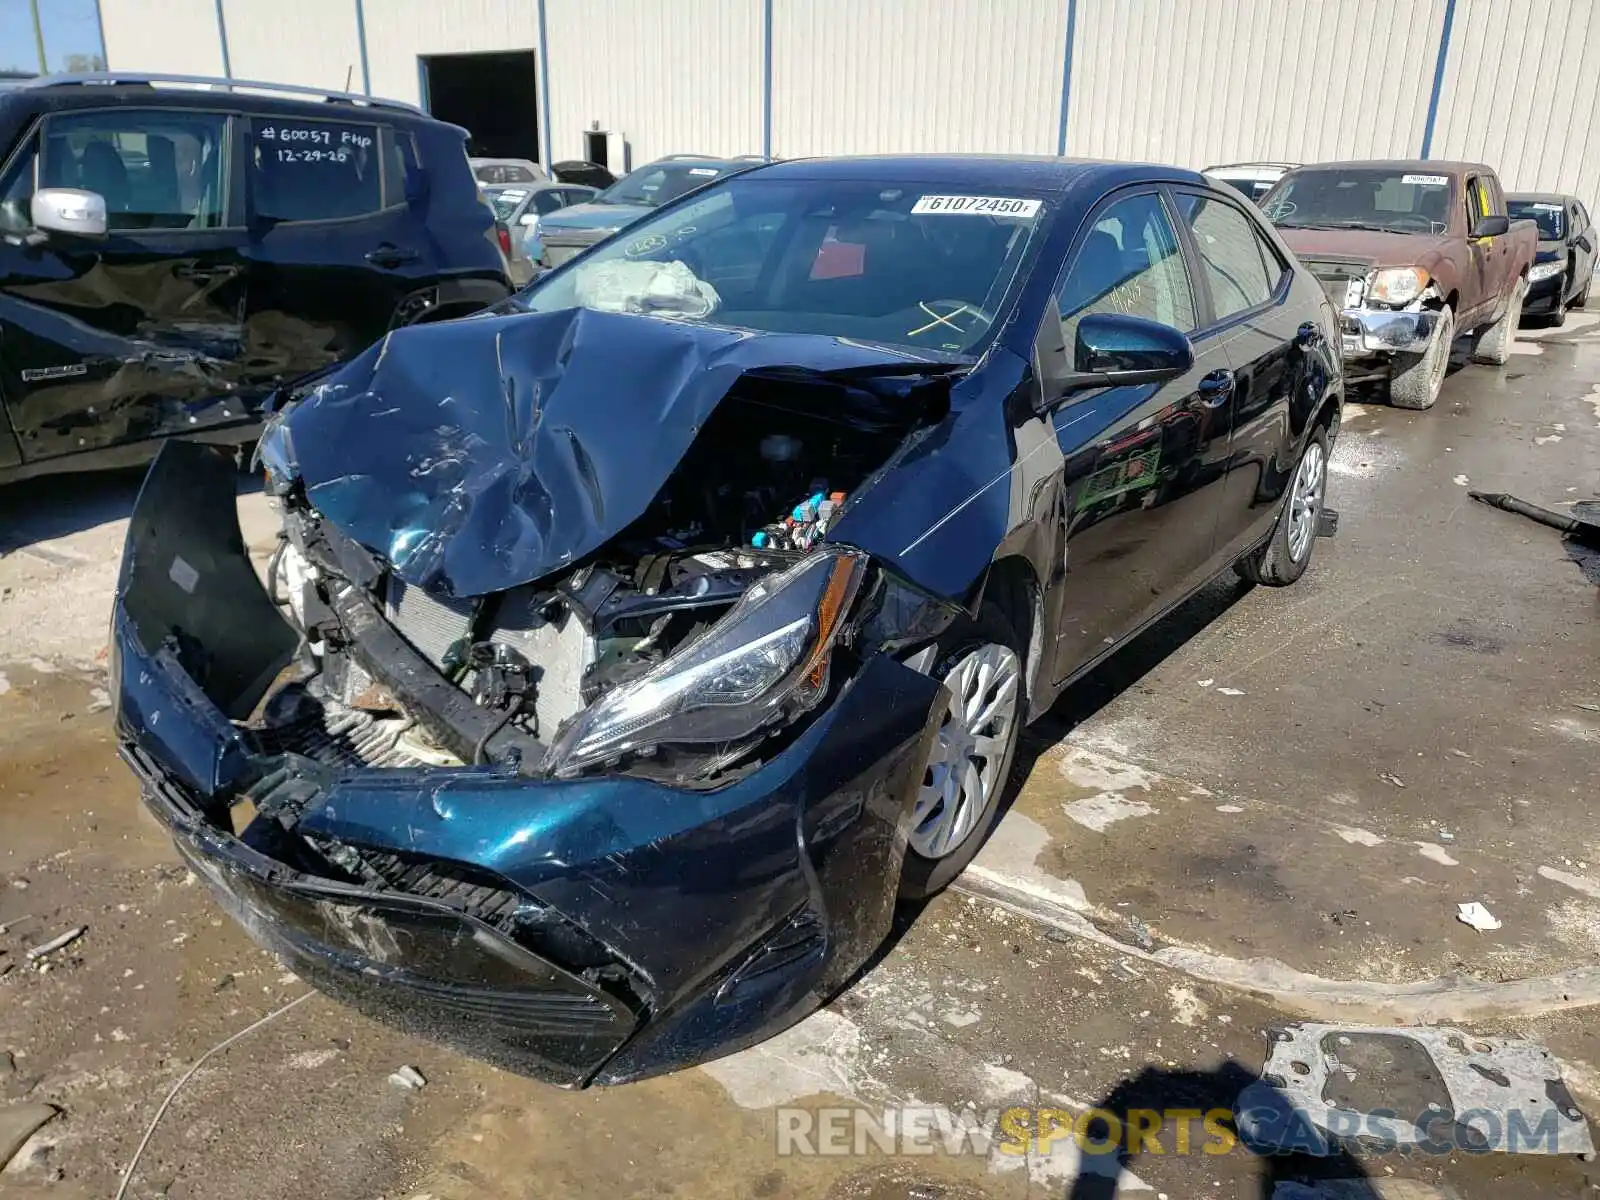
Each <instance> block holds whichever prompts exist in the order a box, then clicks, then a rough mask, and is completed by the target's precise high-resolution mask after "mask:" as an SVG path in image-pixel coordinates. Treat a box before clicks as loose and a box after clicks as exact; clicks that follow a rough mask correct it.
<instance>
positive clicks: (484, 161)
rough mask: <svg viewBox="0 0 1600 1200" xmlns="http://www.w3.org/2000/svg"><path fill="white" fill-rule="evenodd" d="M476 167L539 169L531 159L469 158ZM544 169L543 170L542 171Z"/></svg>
mask: <svg viewBox="0 0 1600 1200" xmlns="http://www.w3.org/2000/svg"><path fill="white" fill-rule="evenodd" d="M467 161H468V162H469V163H471V164H472V165H473V166H475V167H537V166H539V164H538V163H536V162H534V161H533V159H531V158H477V157H473V158H469V159H467ZM542 169H543V168H541V170H542Z"/></svg>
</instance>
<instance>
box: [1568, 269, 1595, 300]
mask: <svg viewBox="0 0 1600 1200" xmlns="http://www.w3.org/2000/svg"><path fill="white" fill-rule="evenodd" d="M1593 286H1594V277H1593V276H1590V279H1589V282H1588V283H1586V284H1584V285H1583V291H1581V292H1579V293H1578V294H1577V295H1576V296H1574V297H1573V298H1572V307H1573V308H1588V307H1589V289H1590V288H1592V287H1593Z"/></svg>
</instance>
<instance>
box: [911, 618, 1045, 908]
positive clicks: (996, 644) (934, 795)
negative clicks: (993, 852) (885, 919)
mask: <svg viewBox="0 0 1600 1200" xmlns="http://www.w3.org/2000/svg"><path fill="white" fill-rule="evenodd" d="M1025 646H1026V639H1025V638H1024V637H1023V636H1021V635H1020V634H1019V633H1018V632H1017V629H1016V626H1015V625H1014V624H1013V623H1012V621H1011V619H1010V617H1008V616H1007V615H1006V613H1005V611H1004V610H1003V609H1001V608H1000V606H999V605H997V604H995V603H994V602H993V601H985V602H984V604H983V607H982V608H981V609H980V610H979V612H978V619H977V620H976V621H973V622H971V623H970V624H969V625H968V627H967V628H966V630H965V631H964V632H963V633H962V635H961V636H960V637H959V639H958V640H955V641H954V642H953V643H952V645H951V649H950V651H949V652H948V653H946V654H945V655H944V657H943V659H942V660H941V661H940V663H939V665H938V666H937V667H936V668H935V670H934V674H935V675H936V676H937V677H938V678H939V679H941V680H942V681H943V682H944V684H945V687H946V689H947V695H948V700H947V703H946V706H945V713H944V720H943V723H942V724H941V725H940V728H939V733H938V737H937V739H936V740H935V742H934V746H933V749H932V751H931V752H930V754H929V756H928V761H927V763H926V765H925V767H924V770H923V778H922V786H921V787H920V788H919V789H918V793H917V799H916V801H915V803H914V804H913V806H912V813H911V824H910V827H909V829H908V830H907V834H906V839H907V845H906V856H905V866H904V867H903V869H902V871H901V875H900V898H901V899H902V900H921V899H925V898H927V897H928V896H932V895H933V894H934V893H936V892H939V891H942V890H943V889H944V888H945V887H946V886H947V885H948V884H949V883H950V881H951V880H953V879H954V878H955V877H956V876H957V875H959V874H961V872H962V871H964V870H965V869H966V867H967V864H968V863H970V862H971V861H972V859H973V857H974V856H975V855H976V854H977V853H978V850H979V848H980V847H981V846H982V845H983V843H984V840H985V839H986V838H987V837H988V836H989V830H990V829H991V828H993V826H994V823H995V820H996V819H997V818H998V817H999V815H1000V809H1001V805H1002V801H1003V800H1004V798H1005V797H1006V796H1007V795H1008V794H1009V793H1010V791H1011V788H1012V785H1013V780H1012V769H1013V767H1014V766H1015V763H1016V757H1017V741H1018V739H1019V738H1020V736H1021V733H1022V725H1023V721H1024V719H1025V718H1026V715H1027V699H1028V697H1027V678H1026V676H1027V672H1026V668H1025V663H1026V651H1025V648H1024V647H1025Z"/></svg>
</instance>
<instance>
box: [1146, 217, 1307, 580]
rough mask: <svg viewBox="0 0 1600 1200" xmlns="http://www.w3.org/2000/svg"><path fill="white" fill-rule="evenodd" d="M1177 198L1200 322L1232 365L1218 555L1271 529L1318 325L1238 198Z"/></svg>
mask: <svg viewBox="0 0 1600 1200" xmlns="http://www.w3.org/2000/svg"><path fill="white" fill-rule="evenodd" d="M1177 207H1178V212H1179V215H1180V217H1181V218H1182V231H1183V233H1184V234H1185V235H1186V237H1187V245H1188V254H1189V256H1190V261H1191V262H1192V264H1193V265H1194V270H1193V274H1194V276H1195V279H1196V283H1197V286H1198V290H1200V291H1201V292H1203V293H1204V294H1205V295H1206V297H1207V299H1208V301H1209V311H1210V314H1211V320H1212V324H1211V326H1210V327H1209V328H1208V330H1207V332H1208V333H1211V334H1214V335H1215V337H1216V338H1217V340H1218V342H1219V343H1220V344H1221V346H1222V347H1223V348H1224V349H1225V351H1226V353H1227V356H1228V364H1229V366H1230V367H1231V368H1232V370H1233V377H1234V388H1233V399H1232V405H1231V410H1230V418H1231V438H1230V441H1229V445H1228V468H1227V477H1226V479H1225V480H1224V483H1223V487H1222V493H1221V495H1222V499H1221V504H1220V506H1219V509H1218V514H1217V540H1216V551H1217V554H1218V556H1219V557H1220V558H1223V559H1231V558H1238V557H1239V556H1240V555H1241V554H1243V553H1244V552H1245V551H1246V550H1248V549H1249V548H1250V547H1251V546H1253V545H1255V544H1256V543H1257V542H1259V541H1261V540H1262V539H1263V538H1264V537H1266V536H1267V534H1268V533H1270V532H1271V530H1272V523H1273V521H1274V520H1275V519H1276V516H1277V511H1278V502H1279V500H1280V499H1281V498H1282V496H1283V492H1284V489H1285V488H1286V487H1287V486H1288V484H1289V481H1290V479H1292V478H1293V476H1294V468H1295V465H1296V462H1295V451H1296V449H1297V440H1296V438H1295V436H1294V432H1293V430H1292V429H1291V424H1290V408H1291V405H1292V403H1293V401H1294V397H1295V395H1296V393H1297V389H1299V388H1301V387H1303V386H1304V381H1305V373H1306V364H1307V359H1306V352H1305V349H1304V346H1305V345H1306V344H1307V343H1309V342H1310V341H1312V340H1313V339H1315V338H1318V337H1320V336H1321V335H1320V333H1319V332H1318V326H1317V324H1316V323H1315V321H1314V317H1315V311H1314V309H1313V308H1312V306H1311V305H1309V304H1306V303H1304V302H1295V301H1293V300H1292V288H1291V284H1292V282H1293V275H1292V273H1291V272H1290V270H1289V265H1288V263H1287V262H1285V261H1284V259H1283V256H1282V255H1281V254H1280V253H1279V251H1278V248H1277V247H1276V246H1274V245H1273V244H1272V242H1271V240H1270V239H1269V238H1268V237H1267V236H1266V235H1265V234H1264V233H1263V232H1262V230H1261V228H1260V226H1259V224H1258V223H1257V222H1256V221H1255V220H1254V219H1253V218H1252V217H1251V216H1250V215H1249V214H1248V213H1247V212H1246V210H1245V208H1244V207H1243V206H1242V205H1238V204H1234V203H1233V202H1232V201H1231V200H1229V199H1228V198H1227V197H1225V196H1222V195H1219V194H1217V193H1215V192H1212V191H1209V190H1201V189H1199V188H1184V189H1180V190H1179V191H1178V193H1177ZM1302 326H1304V329H1302V328H1301V327H1302Z"/></svg>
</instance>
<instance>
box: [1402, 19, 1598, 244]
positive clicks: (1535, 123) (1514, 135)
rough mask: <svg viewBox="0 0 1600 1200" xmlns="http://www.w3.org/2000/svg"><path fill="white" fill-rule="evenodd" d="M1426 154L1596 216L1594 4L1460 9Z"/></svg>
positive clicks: (1596, 123) (1596, 110)
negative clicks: (1567, 200) (1558, 197)
mask: <svg viewBox="0 0 1600 1200" xmlns="http://www.w3.org/2000/svg"><path fill="white" fill-rule="evenodd" d="M1432 152H1433V155H1434V157H1436V158H1465V159H1471V160H1474V161H1480V162H1486V163H1489V164H1490V165H1491V166H1493V167H1494V168H1495V170H1496V172H1497V173H1498V174H1499V175H1500V177H1501V179H1502V180H1503V181H1504V182H1505V184H1506V186H1507V187H1510V188H1513V189H1518V190H1524V191H1534V190H1539V191H1544V190H1551V191H1561V192H1571V193H1573V194H1575V195H1577V196H1580V197H1582V198H1583V200H1584V202H1585V204H1587V205H1588V207H1589V210H1590V211H1591V212H1596V211H1600V4H1597V3H1596V2H1595V0H1457V7H1456V13H1455V24H1454V28H1453V29H1452V30H1451V37H1450V53H1449V55H1448V57H1447V58H1446V60H1445V73H1444V88H1443V90H1442V91H1441V92H1440V96H1439V117H1438V121H1437V123H1436V125H1435V127H1434V134H1433V146H1432Z"/></svg>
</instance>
